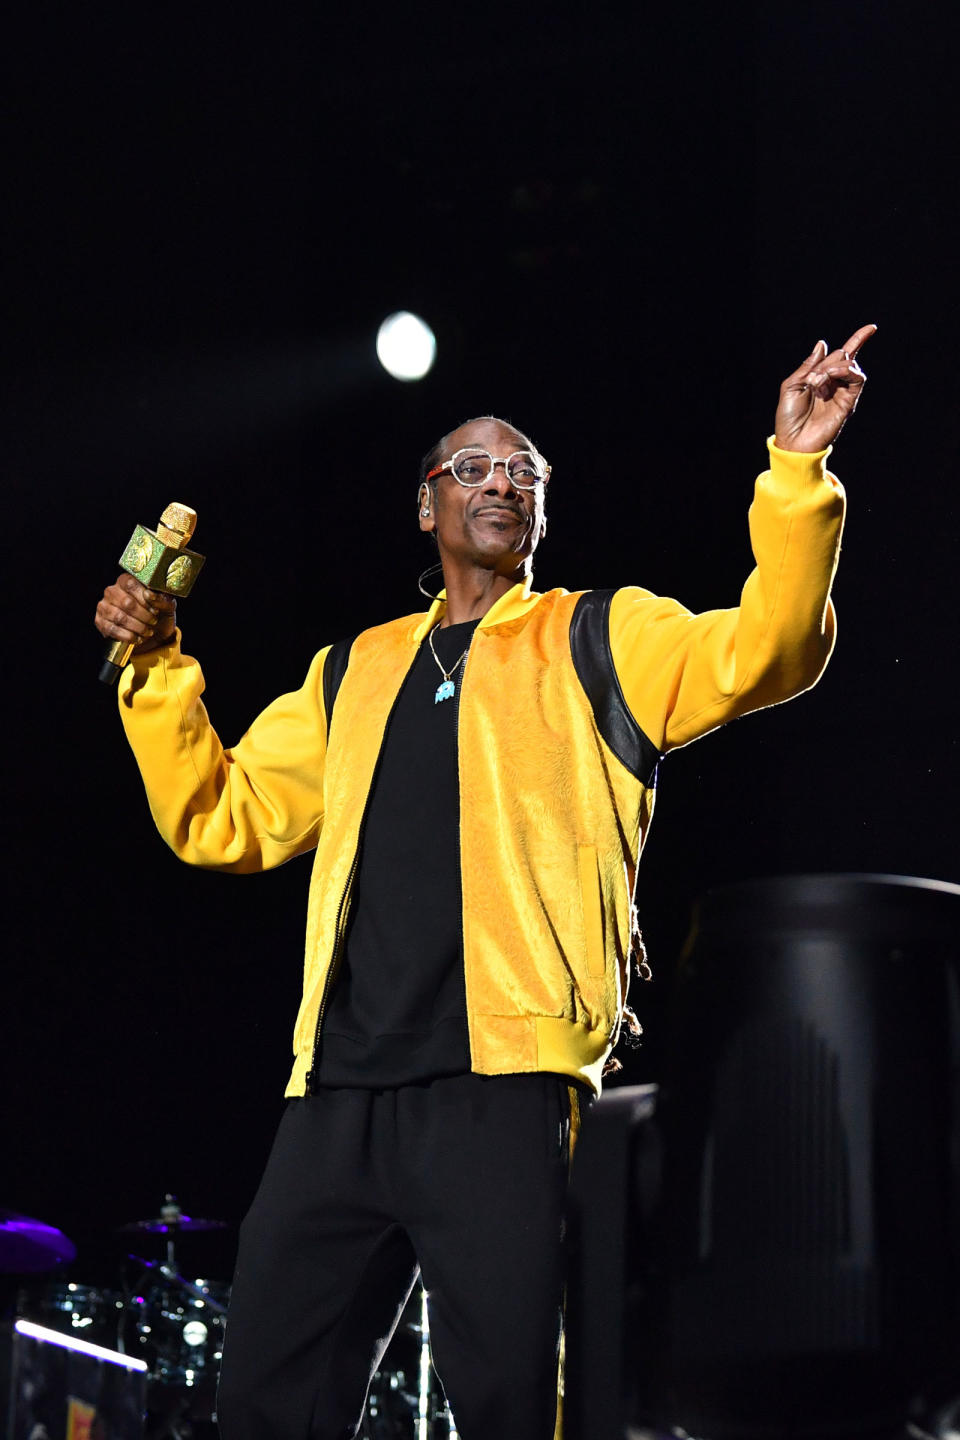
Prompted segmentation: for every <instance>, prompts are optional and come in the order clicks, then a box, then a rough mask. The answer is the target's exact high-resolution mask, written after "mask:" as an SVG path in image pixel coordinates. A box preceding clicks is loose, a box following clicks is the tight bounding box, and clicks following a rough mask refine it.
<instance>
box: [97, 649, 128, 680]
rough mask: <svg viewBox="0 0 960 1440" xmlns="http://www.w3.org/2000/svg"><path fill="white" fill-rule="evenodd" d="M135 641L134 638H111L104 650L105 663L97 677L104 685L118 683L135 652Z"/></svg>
mask: <svg viewBox="0 0 960 1440" xmlns="http://www.w3.org/2000/svg"><path fill="white" fill-rule="evenodd" d="M135 643H136V642H135V641H133V640H111V642H110V644H109V645H108V646H107V648H106V650H105V651H104V652H103V664H102V665H101V666H100V673H99V675H98V677H97V678H98V679H99V680H100V681H101V682H102V683H103V684H104V685H116V683H117V681H118V680H119V679H120V672H121V670H122V669H123V668H124V666H125V665H126V663H127V661H128V660H129V659H130V656H131V655H132V654H133V647H134V644H135Z"/></svg>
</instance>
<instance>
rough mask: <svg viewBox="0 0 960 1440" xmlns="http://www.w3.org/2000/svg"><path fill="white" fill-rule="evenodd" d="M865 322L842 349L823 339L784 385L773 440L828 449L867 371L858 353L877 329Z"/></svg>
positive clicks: (796, 447)
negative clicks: (864, 371)
mask: <svg viewBox="0 0 960 1440" xmlns="http://www.w3.org/2000/svg"><path fill="white" fill-rule="evenodd" d="M876 328H877V327H876V325H861V326H860V329H859V330H856V331H854V333H853V334H852V335H851V336H850V339H849V340H848V341H847V343H846V344H845V345H844V346H843V348H842V349H840V350H831V351H830V352H829V353H828V352H827V342H826V340H818V341H817V343H816V345H814V347H813V349H812V351H811V352H810V354H809V355H808V356H807V358H806V360H804V362H803V364H802V365H800V366H799V367H798V368H797V369H796V370H794V372H793V374H792V375H788V376H787V378H786V380H784V382H783V384H782V385H781V386H780V403H779V405H778V406H777V418H776V421H775V422H774V443H775V444H776V445H777V447H778V448H779V449H781V450H802V451H806V452H808V453H810V452H812V451H815V450H825V449H826V448H827V446H828V445H831V444H832V443H833V441H834V440H836V438H837V436H838V435H839V434H840V431H841V430H842V429H843V427H844V425H845V424H846V422H847V420H848V419H849V417H850V416H851V415H852V414H853V412H854V410H855V409H856V408H857V401H858V400H859V399H860V392H861V390H862V389H863V387H864V383H865V382H866V378H867V377H866V375H865V374H864V373H863V371H862V370H861V369H860V366H859V364H858V363H857V354H858V352H859V351H860V350H861V349H862V347H863V346H864V345H865V344H866V342H867V341H868V340H869V339H870V336H871V335H872V334H873V332H874V331H875V330H876Z"/></svg>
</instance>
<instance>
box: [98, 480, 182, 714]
mask: <svg viewBox="0 0 960 1440" xmlns="http://www.w3.org/2000/svg"><path fill="white" fill-rule="evenodd" d="M196 527H197V512H196V510H191V509H190V506H189V505H178V504H177V502H176V501H174V502H173V504H172V505H168V506H167V508H166V510H164V512H163V514H162V515H161V516H160V523H159V525H158V526H157V528H156V530H148V529H147V527H146V525H138V526H137V528H136V530H134V532H133V534H132V535H131V537H130V543H129V545H128V546H127V548H126V550H124V552H123V554H122V555H121V556H120V566H121V569H123V570H126V571H127V573H128V574H129V575H133V576H134V577H135V578H136V579H137V580H139V581H140V583H141V584H142V585H148V586H149V587H150V589H151V590H162V591H163V592H164V594H166V595H175V596H176V597H177V599H183V597H184V596H185V595H189V594H190V591H191V590H192V589H193V582H194V581H195V580H196V578H197V576H198V575H199V574H200V567H201V565H202V564H203V561H204V556H203V555H197V554H196V553H195V552H194V551H193V550H188V549H187V541H188V540H189V539H190V537H191V536H192V534H193V532H194V530H195V529H196ZM133 646H134V642H133V641H132V640H114V641H113V642H112V644H110V645H108V646H107V649H106V653H105V655H104V659H103V664H102V665H101V666H100V679H101V680H102V681H103V683H104V685H115V684H116V682H117V679H118V677H119V675H120V671H121V670H122V669H123V667H124V666H125V665H126V663H127V661H128V660H129V659H130V655H131V652H132V650H133Z"/></svg>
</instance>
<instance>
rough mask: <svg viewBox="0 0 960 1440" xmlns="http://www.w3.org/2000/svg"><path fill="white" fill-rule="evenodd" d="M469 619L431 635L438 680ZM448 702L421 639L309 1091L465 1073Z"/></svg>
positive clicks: (461, 646)
mask: <svg viewBox="0 0 960 1440" xmlns="http://www.w3.org/2000/svg"><path fill="white" fill-rule="evenodd" d="M477 623H478V622H477V621H475V620H471V621H467V622H466V623H465V624H462V625H451V626H449V627H447V628H446V629H443V630H434V632H433V643H434V646H435V648H436V652H437V655H438V657H439V659H440V662H441V664H442V665H443V668H444V670H446V671H448V672H449V671H450V669H451V667H452V666H453V665H454V664H455V662H456V660H457V658H458V656H459V655H460V654H461V653H462V652H463V651H464V650H465V649H466V647H467V646H468V645H469V644H470V641H471V639H472V637H473V632H474V630H475V628H476V625H477ZM465 664H466V661H464V662H463V663H462V664H460V665H458V666H457V668H456V671H455V672H454V674H453V676H452V679H453V682H454V686H455V693H454V695H453V696H452V697H451V698H449V699H444V700H439V701H438V700H437V699H436V695H437V691H438V687H439V686H441V684H442V683H443V675H442V674H441V672H440V669H439V668H438V666H437V664H436V661H435V660H434V658H433V656H432V654H431V653H430V647H429V644H428V643H427V641H426V640H424V642H423V644H422V645H421V647H420V650H419V651H418V653H417V657H416V659H415V660H414V662H413V665H412V666H411V668H410V671H409V673H408V675H407V678H406V680H405V681H404V683H403V687H402V688H401V691H400V694H399V696H398V698H397V702H396V704H395V706H394V708H393V713H392V715H391V717H390V720H389V721H388V724H387V728H386V733H385V735H384V740H383V745H382V748H381V751H380V758H379V761H378V764H377V769H376V773H375V775H374V780H373V785H372V787H371V791H370V796H369V799H368V801H367V811H366V816H365V819H364V823H363V830H362V835H361V849H360V861H359V865H358V869H357V874H356V877H355V879H354V889H353V899H352V903H351V910H350V920H349V924H348V929H347V935H346V942H345V945H344V951H343V956H342V959H341V963H340V970H339V974H338V975H337V976H336V977H335V980H334V983H333V988H332V991H331V994H330V998H329V1001H328V1004H327V1011H326V1014H325V1016H324V1020H323V1028H322V1032H321V1040H320V1053H319V1067H318V1074H317V1080H318V1083H319V1084H320V1085H352V1086H368V1087H376V1088H379V1087H382V1086H391V1085H404V1084H410V1083H413V1082H415V1081H418V1080H427V1079H431V1078H433V1077H435V1076H440V1075H458V1074H463V1073H464V1072H466V1071H468V1070H469V1069H470V1043H469V1038H468V1033H467V1007H466V993H465V989H464V979H463V920H462V905H463V901H462V890H461V883H460V783H459V773H458V766H457V718H458V713H459V707H460V684H461V679H462V676H463V671H464V666H465Z"/></svg>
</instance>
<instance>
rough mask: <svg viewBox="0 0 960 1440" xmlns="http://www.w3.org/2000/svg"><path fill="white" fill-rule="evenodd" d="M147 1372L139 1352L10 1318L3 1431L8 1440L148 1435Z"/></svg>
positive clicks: (2, 1346)
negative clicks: (107, 1346)
mask: <svg viewBox="0 0 960 1440" xmlns="http://www.w3.org/2000/svg"><path fill="white" fill-rule="evenodd" d="M146 1370H147V1367H146V1365H145V1364H144V1362H143V1361H142V1360H138V1359H135V1358H134V1357H132V1356H127V1355H121V1354H119V1353H118V1352H116V1351H113V1350H107V1349H105V1348H104V1347H102V1346H100V1345H92V1344H89V1343H87V1342H86V1341H83V1340H81V1339H78V1338H75V1337H74V1336H72V1335H61V1334H60V1333H59V1332H58V1331H56V1330H49V1329H47V1328H46V1326H42V1325H35V1324H33V1323H32V1322H31V1321H29V1320H14V1321H6V1322H4V1326H3V1333H2V1335H0V1376H2V1380H3V1392H2V1398H0V1405H3V1406H4V1408H5V1415H4V1418H5V1421H6V1424H5V1428H4V1430H3V1432H2V1433H3V1435H4V1436H5V1437H6V1440H142V1436H143V1433H144V1415H145V1410H146V1384H147V1376H146ZM0 1413H3V1411H0Z"/></svg>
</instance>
